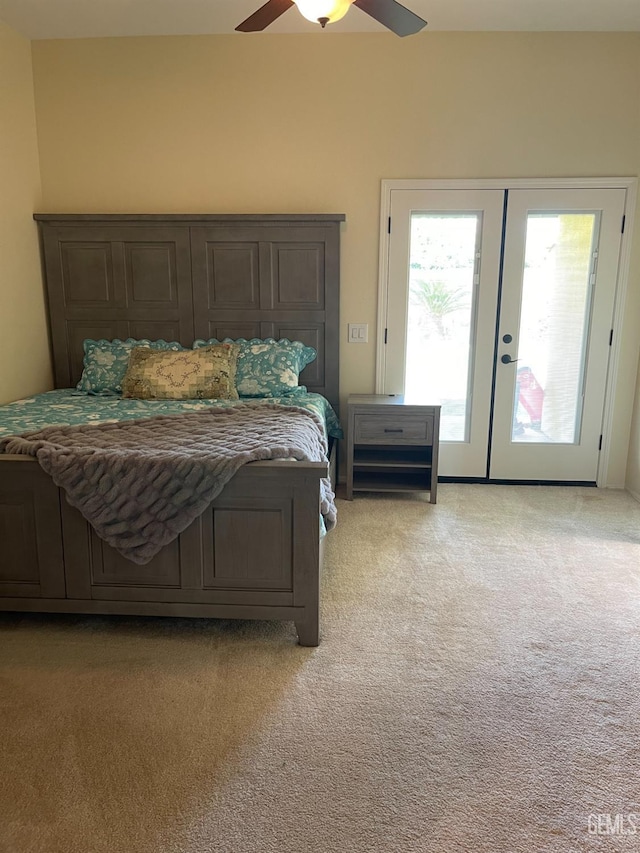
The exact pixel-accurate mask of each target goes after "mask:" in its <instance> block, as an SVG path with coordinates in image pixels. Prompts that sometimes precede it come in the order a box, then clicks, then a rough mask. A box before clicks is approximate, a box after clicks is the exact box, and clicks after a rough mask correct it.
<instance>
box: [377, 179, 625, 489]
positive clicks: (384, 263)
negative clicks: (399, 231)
mask: <svg viewBox="0 0 640 853" xmlns="http://www.w3.org/2000/svg"><path fill="white" fill-rule="evenodd" d="M637 186H638V181H637V178H630V177H628V178H502V179H499V178H489V179H470V180H465V179H459V180H430V179H416V180H406V179H405V180H388V179H385V180H383V181H382V182H381V200H380V262H379V268H378V329H377V331H378V334H377V345H376V393H377V394H382V393H383V388H384V375H385V356H386V349H385V343H384V339H385V329H386V324H387V300H388V272H389V217H390V213H391V194H392V192H393V191H394V190H447V189H451V190H453V189H458V190H460V189H462V190H465V189H487V190H496V189H501V190H509V189H600V188H601V189H625V190H626V203H625V213H624V215H625V229H624V233H623V235H622V241H621V244H620V262H619V267H618V281H617V284H616V297H615V309H614V317H613V344H612V346H611V357H610V359H609V368H608V372H607V389H606V392H605V402H604V413H603V424H602V450H601V453H600V464H599V465H598V477H597V481H596V482H597V485H598V486H603V485H605V484H606V482H607V475H608V471H609V456H610V451H611V432H612V425H613V403H614V391H615V385H616V378H617V375H618V363H619V360H620V345H621V337H622V335H621V332H622V323H623V318H624V306H625V302H626V296H627V288H628V283H629V267H630V264H631V235H632V233H633V219H634V213H635V209H636V195H637Z"/></svg>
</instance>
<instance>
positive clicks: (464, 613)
mask: <svg viewBox="0 0 640 853" xmlns="http://www.w3.org/2000/svg"><path fill="white" fill-rule="evenodd" d="M338 509H339V514H340V515H339V522H338V527H337V528H336V530H335V531H334V532H333V533H332V534H331V536H330V538H329V541H328V543H327V544H328V552H327V561H326V572H325V576H324V580H323V639H322V643H321V645H320V647H319V648H318V649H304V648H301V647H299V646H297V645H296V644H295V636H294V633H293V626H292V625H289V624H267V623H234V622H213V621H212V622H205V621H189V620H159V619H116V618H114V619H110V618H95V617H94V618H88V617H46V616H19V615H13V614H5V615H2V616H0V850H1V851H2V853H5V851H7V853H9V851H10V853H32V852H33V853H36V851H37V853H58V852H59V851H60V853H63V851H64V853H76V851H77V853H151V851H154V853H204V851H207V853H208V851H211V853H249V851H251V853H253V852H254V851H255V853H271V851H279V853H294V851H295V853H304V851H312V853H333V851H341V853H342V851H345V853H351V851H353V853H360V851H362V853H409V851H425V853H458V851H465V853H466V851H469V853H485V851H486V853H520V852H521V851H522V852H523V853H547V851H548V853H574V851H592V850H594V851H617V850H624V851H629V850H639V849H640V504H638V503H636V502H635V501H634V500H633V499H632V498H631V497H630V496H629V495H627V494H625V493H622V492H606V491H599V490H595V489H581V488H535V487H518V488H516V487H505V486H468V485H465V486H462V485H444V486H442V487H441V491H440V495H439V502H438V504H437V505H436V506H431V505H430V504H428V503H426V502H425V501H424V500H422V499H421V498H412V497H406V498H405V497H400V496H399V497H394V498H383V497H370V498H369V497H366V498H365V497H359V498H357V499H356V500H355V501H354V502H353V503H346V502H344V501H340V502H339V507H338ZM635 814H638V820H637V826H638V835H637V836H636V835H631V834H626V835H622V834H606V833H607V832H609V831H611V830H624V831H625V832H629V831H630V829H631V827H632V823H633V815H635ZM589 815H604V816H605V817H603V818H600V819H599V823H597V822H595V820H596V819H595V818H591V820H590V819H589ZM608 815H611V818H608V817H606V816H608ZM616 815H622V819H621V820H619V821H618V823H617V824H616V823H615V822H613V821H614V820H615V816H616ZM607 821H609V822H608V823H607ZM590 830H591V831H590ZM596 832H599V833H600V834H596Z"/></svg>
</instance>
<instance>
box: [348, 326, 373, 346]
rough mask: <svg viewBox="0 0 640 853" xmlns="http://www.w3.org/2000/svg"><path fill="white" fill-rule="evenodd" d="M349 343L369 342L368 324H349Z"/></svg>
mask: <svg viewBox="0 0 640 853" xmlns="http://www.w3.org/2000/svg"><path fill="white" fill-rule="evenodd" d="M348 340H349V343H350V344H366V343H368V341H369V325H368V323H349V339H348Z"/></svg>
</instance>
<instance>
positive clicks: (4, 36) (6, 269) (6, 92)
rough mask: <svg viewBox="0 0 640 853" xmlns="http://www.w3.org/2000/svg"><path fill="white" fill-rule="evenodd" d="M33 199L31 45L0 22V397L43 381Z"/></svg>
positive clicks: (39, 387) (45, 367)
mask: <svg viewBox="0 0 640 853" xmlns="http://www.w3.org/2000/svg"><path fill="white" fill-rule="evenodd" d="M39 205H40V170H39V166H38V146H37V139H36V118H35V109H34V100H33V76H32V70H31V45H30V43H29V42H28V41H27V40H26V39H23V38H22V37H21V36H19V35H17V34H16V33H14V32H13V31H12V30H10V29H9V28H8V27H7V26H5V25H4V24H3V23H2V22H0V364H1V365H2V368H1V369H0V403H6V402H9V401H11V400H15V399H17V398H19V397H24V396H25V395H27V394H33V393H35V392H37V391H44V390H46V389H47V388H50V387H51V385H50V383H51V375H50V368H49V346H48V342H47V329H46V322H45V315H44V304H43V296H42V276H41V272H40V260H39V257H40V256H39V251H38V237H37V232H36V226H35V223H34V222H33V219H32V215H33V211H34V210H35V209H37V207H38V206H39ZM25 344H28V346H25Z"/></svg>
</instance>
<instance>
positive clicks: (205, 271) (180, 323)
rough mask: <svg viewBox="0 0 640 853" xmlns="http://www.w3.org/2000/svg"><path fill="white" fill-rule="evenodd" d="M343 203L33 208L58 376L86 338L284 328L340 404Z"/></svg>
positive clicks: (71, 374) (60, 383)
mask: <svg viewBox="0 0 640 853" xmlns="http://www.w3.org/2000/svg"><path fill="white" fill-rule="evenodd" d="M344 218H345V217H344V215H343V214H317V215H313V214H297V215H296V214H292V215H285V214H270V215H264V216H262V215H240V214H236V215H229V216H225V215H222V214H203V215H197V214H196V215H189V214H167V215H159V214H104V215H100V214H78V215H73V214H36V215H35V219H36V220H37V221H38V224H39V228H40V234H41V243H42V251H43V258H44V268H45V280H46V287H47V293H48V302H49V321H50V328H51V340H52V347H53V362H54V376H55V383H56V387H57V388H68V387H71V386H73V385H75V384H76V383H77V381H78V379H79V378H80V374H81V373H82V358H83V351H82V342H83V340H84V339H85V338H107V339H111V338H121V339H123V338H127V337H134V338H151V339H158V338H164V339H165V340H178V341H180V343H182V344H183V345H185V346H190V345H191V343H192V341H193V340H194V339H195V338H209V337H217V338H224V337H232V338H238V337H245V338H253V337H257V338H266V337H274V338H280V337H287V338H291V339H292V340H300V341H303V342H304V343H306V344H309V345H310V346H313V347H315V349H316V350H317V351H318V358H317V360H316V361H315V362H313V363H312V364H311V365H309V366H308V367H307V368H305V370H304V371H303V373H302V374H301V377H300V381H301V383H302V384H304V385H306V386H307V387H308V388H309V390H310V391H315V392H317V393H319V394H323V395H324V396H325V397H327V398H328V399H329V400H330V401H331V403H332V405H333V406H334V407H335V408H336V410H337V409H338V405H339V399H338V387H339V357H338V350H339V342H340V335H339V300H340V222H342V221H343V220H344Z"/></svg>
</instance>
